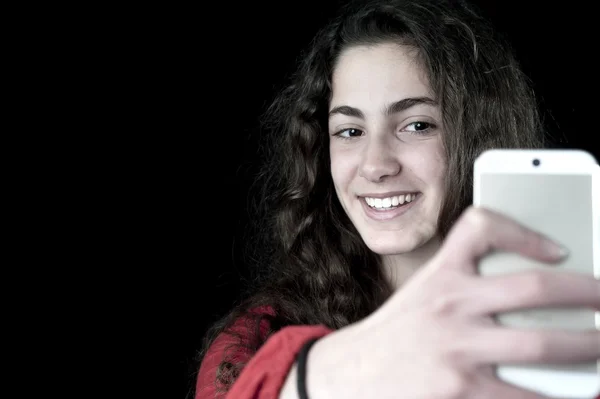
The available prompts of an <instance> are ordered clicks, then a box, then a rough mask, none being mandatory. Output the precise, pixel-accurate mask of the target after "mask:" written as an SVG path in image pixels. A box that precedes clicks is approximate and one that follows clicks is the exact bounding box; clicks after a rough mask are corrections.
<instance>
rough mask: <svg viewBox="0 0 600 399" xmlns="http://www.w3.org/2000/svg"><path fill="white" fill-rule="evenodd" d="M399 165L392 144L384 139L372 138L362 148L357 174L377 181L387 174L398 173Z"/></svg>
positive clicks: (393, 174)
mask: <svg viewBox="0 0 600 399" xmlns="http://www.w3.org/2000/svg"><path fill="white" fill-rule="evenodd" d="M400 170H401V166H400V161H399V160H398V158H397V156H396V154H394V149H393V146H392V145H390V143H386V141H385V140H380V139H372V140H370V141H369V143H368V144H367V145H366V146H365V147H364V148H363V154H362V160H361V164H360V168H359V175H360V176H361V177H364V178H365V179H367V180H369V181H371V182H374V183H379V182H381V181H383V180H384V179H385V178H386V177H388V176H395V175H397V174H398V173H400Z"/></svg>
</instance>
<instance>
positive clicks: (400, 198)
mask: <svg viewBox="0 0 600 399" xmlns="http://www.w3.org/2000/svg"><path fill="white" fill-rule="evenodd" d="M416 197H417V194H416V193H411V194H402V195H395V196H393V197H387V198H371V197H365V201H366V202H367V205H369V206H370V207H371V208H376V209H390V208H393V207H396V206H398V205H402V204H404V203H405V202H412V200H414V199H415V198H416Z"/></svg>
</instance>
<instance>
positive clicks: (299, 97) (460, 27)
mask: <svg viewBox="0 0 600 399" xmlns="http://www.w3.org/2000/svg"><path fill="white" fill-rule="evenodd" d="M266 122H267V123H266V125H267V126H268V127H269V128H270V130H271V132H272V135H271V136H270V137H271V138H272V142H271V144H272V149H273V150H272V152H271V153H269V157H267V158H268V159H270V162H269V163H268V164H267V165H266V166H265V169H264V171H265V172H264V174H263V175H262V177H263V178H264V179H263V182H264V183H265V189H264V190H263V196H264V198H263V199H262V201H261V204H262V205H263V206H264V208H263V213H261V214H259V216H260V217H257V218H256V220H263V221H265V223H266V225H265V226H263V225H262V224H261V225H260V228H259V229H257V230H260V231H266V232H268V234H269V235H268V237H267V239H268V241H269V242H270V243H271V245H270V246H269V247H268V248H269V250H266V249H265V250H264V252H263V255H264V257H263V258H260V262H261V264H262V265H263V267H264V268H265V270H266V271H265V272H264V273H263V278H262V279H261V280H260V285H259V288H258V289H257V290H256V291H255V292H254V293H253V295H251V296H250V297H249V298H248V299H247V300H246V301H245V302H244V303H242V304H241V305H240V306H238V307H237V308H236V309H234V311H232V312H231V314H230V315H228V317H226V318H225V319H224V320H222V321H221V322H220V323H218V324H217V325H216V326H215V327H214V329H213V330H212V332H211V334H209V336H208V339H207V342H206V348H205V351H204V352H203V358H202V363H201V367H200V370H199V374H198V379H197V386H196V398H198V399H199V398H213V397H219V396H225V395H227V397H228V398H257V397H259V398H275V397H284V398H295V397H299V395H300V397H305V396H304V389H306V391H307V392H308V396H309V397H311V398H313V399H317V398H325V397H336V398H366V397H372V398H396V397H402V398H411V399H416V398H513V399H517V398H541V397H542V396H540V395H538V394H535V393H533V392H528V391H525V390H523V389H520V388H518V387H514V386H511V385H508V384H506V383H504V382H502V381H501V380H499V379H497V378H496V376H495V374H494V366H495V365H497V364H499V363H512V364H514V363H517V364H528V363H546V362H549V363H561V362H573V361H589V360H592V359H598V357H599V356H600V344H599V342H600V335H599V333H598V332H597V331H593V332H569V333H560V332H554V331H519V330H513V329H509V328H502V327H500V326H497V325H495V324H494V323H493V321H492V316H493V315H494V314H495V313H498V312H504V311H509V310H515V309H519V308H527V307H533V306H549V305H561V306H563V305H564V306H593V307H596V308H600V296H599V295H598V290H599V289H600V286H599V283H598V281H597V280H594V279H593V278H587V277H582V276H574V275H566V274H562V273H561V274H560V275H558V274H553V273H551V272H546V273H542V272H528V273H522V274H515V275H510V276H502V277H494V278H483V277H480V276H478V275H477V273H476V265H477V261H478V259H479V258H480V257H482V256H485V255H486V254H487V253H489V252H491V251H494V250H505V251H513V252H517V253H520V254H522V255H523V256H528V257H531V258H534V259H538V260H541V261H544V262H548V263H549V264H551V263H554V262H558V261H560V260H561V259H562V258H563V257H564V256H566V251H565V250H564V249H563V248H561V246H560V245H559V244H558V243H553V242H550V241H548V240H547V239H546V238H544V237H542V236H540V235H539V234H537V233H535V232H533V231H529V230H527V229H525V228H523V227H522V226H519V225H517V224H516V223H514V222H513V221H511V220H508V219H506V218H504V217H502V216H501V215H498V214H495V213H493V212H490V211H487V210H485V209H475V208H473V207H470V206H469V205H470V203H471V198H472V178H471V176H472V166H473V161H474V159H475V157H476V156H477V155H479V154H480V153H481V152H482V151H483V150H485V149H488V148H496V147H503V148H507V147H528V148H531V147H540V146H543V145H544V143H543V141H542V138H543V134H542V129H541V126H540V122H539V119H538V114H537V112H536V102H535V99H534V96H533V94H532V92H531V90H530V88H529V86H528V85H527V82H526V78H525V76H524V75H523V73H522V71H521V69H520V68H519V65H518V63H517V62H516V60H515V58H514V57H513V55H512V53H511V51H510V48H509V47H508V46H507V45H506V44H505V43H504V42H502V41H500V40H498V39H497V38H495V36H494V32H493V30H492V29H491V28H490V27H489V25H488V24H487V23H486V21H484V20H483V19H482V18H481V17H480V16H479V15H478V14H477V13H476V12H475V11H474V10H473V9H472V8H471V7H470V6H469V5H467V4H466V3H463V2H460V1H458V2H457V1H437V0H422V1H421V0H381V1H367V2H354V3H351V4H349V5H348V6H346V7H345V8H344V9H343V10H341V12H340V14H339V16H338V17H337V18H335V19H333V20H332V22H331V23H330V24H329V25H328V26H327V27H325V28H324V29H323V30H322V31H321V32H320V33H319V34H318V36H317V37H316V38H315V40H314V42H313V44H312V47H311V48H310V49H309V51H308V52H307V53H306V54H305V56H304V58H303V61H302V63H301V64H300V66H299V69H298V71H297V73H296V74H295V77H294V79H293V81H292V82H291V84H290V85H289V87H287V89H285V90H284V91H283V92H282V93H281V95H280V96H279V97H278V98H277V100H276V101H275V103H274V104H273V105H272V107H271V108H270V109H269V113H268V118H267V121H266ZM260 248H261V249H262V248H263V247H260ZM315 338H318V340H316V341H314V339H315ZM307 343H310V344H311V345H312V344H313V343H314V345H312V346H311V347H310V351H309V352H308V351H307V350H305V351H304V352H302V353H303V354H302V356H301V357H302V358H303V359H302V364H301V368H302V370H301V375H300V376H298V373H297V372H298V366H299V365H297V364H296V363H295V359H296V358H297V356H298V354H299V353H300V351H301V350H302V348H306V349H308V348H309V347H308V346H306V344H307ZM304 368H306V369H304ZM298 377H299V378H298Z"/></svg>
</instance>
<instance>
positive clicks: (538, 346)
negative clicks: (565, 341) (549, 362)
mask: <svg viewBox="0 0 600 399" xmlns="http://www.w3.org/2000/svg"><path fill="white" fill-rule="evenodd" d="M515 345H517V344H516V343H515ZM517 346H518V347H517V348H515V349H516V350H519V351H521V352H522V353H524V355H525V357H526V358H527V359H529V360H531V361H544V360H545V359H546V358H547V357H548V353H549V352H550V350H552V345H551V342H550V340H549V339H548V338H547V336H545V335H543V334H532V335H531V336H530V337H529V338H525V339H523V340H520V342H519V344H518V345H517Z"/></svg>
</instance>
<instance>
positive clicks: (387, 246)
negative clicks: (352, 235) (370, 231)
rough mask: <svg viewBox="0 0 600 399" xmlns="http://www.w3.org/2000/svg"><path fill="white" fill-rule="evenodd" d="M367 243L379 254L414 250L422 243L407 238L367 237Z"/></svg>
mask: <svg viewBox="0 0 600 399" xmlns="http://www.w3.org/2000/svg"><path fill="white" fill-rule="evenodd" d="M365 244H367V247H369V249H370V250H371V251H373V252H375V253H376V254H378V255H398V254H404V253H407V252H412V251H414V250H415V249H417V248H418V247H420V246H421V245H420V243H418V242H414V241H412V240H411V241H406V240H394V239H377V240H374V239H366V240H365Z"/></svg>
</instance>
